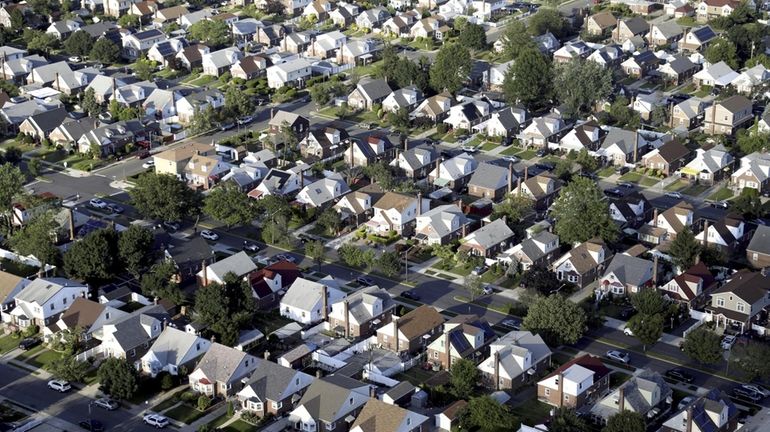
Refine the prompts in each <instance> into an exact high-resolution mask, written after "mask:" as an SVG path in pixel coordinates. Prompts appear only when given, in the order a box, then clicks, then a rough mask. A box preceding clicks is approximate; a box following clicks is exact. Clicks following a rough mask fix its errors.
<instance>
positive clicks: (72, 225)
mask: <svg viewBox="0 0 770 432" xmlns="http://www.w3.org/2000/svg"><path fill="white" fill-rule="evenodd" d="M68 213H69V225H70V240H71V241H75V212H73V211H72V208H69V209H68Z"/></svg>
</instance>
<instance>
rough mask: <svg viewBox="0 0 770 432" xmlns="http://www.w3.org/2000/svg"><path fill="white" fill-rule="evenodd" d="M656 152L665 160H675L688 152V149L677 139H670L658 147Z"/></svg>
mask: <svg viewBox="0 0 770 432" xmlns="http://www.w3.org/2000/svg"><path fill="white" fill-rule="evenodd" d="M658 153H659V154H660V156H661V157H662V158H663V159H664V160H665V161H666V162H669V163H671V162H674V161H677V160H679V159H681V158H683V157H685V156H687V155H689V154H690V149H688V148H687V147H685V146H684V144H682V143H680V142H679V141H678V140H671V141H669V142H667V143H665V144H663V145H662V146H660V147H658Z"/></svg>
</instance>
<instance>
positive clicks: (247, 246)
mask: <svg viewBox="0 0 770 432" xmlns="http://www.w3.org/2000/svg"><path fill="white" fill-rule="evenodd" d="M243 250H245V251H249V252H256V251H258V250H259V246H258V245H257V244H256V243H252V242H250V241H246V240H244V241H243Z"/></svg>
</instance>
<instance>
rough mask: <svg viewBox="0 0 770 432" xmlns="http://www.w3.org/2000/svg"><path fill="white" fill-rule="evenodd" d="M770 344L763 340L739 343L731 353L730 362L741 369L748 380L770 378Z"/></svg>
mask: <svg viewBox="0 0 770 432" xmlns="http://www.w3.org/2000/svg"><path fill="white" fill-rule="evenodd" d="M768 359H770V346H768V345H767V344H764V343H761V342H755V341H751V342H749V343H748V344H737V345H735V346H734V347H733V348H732V352H731V353H730V363H731V364H734V365H735V366H737V367H738V369H739V370H741V371H742V372H743V373H744V375H745V378H746V380H747V381H753V380H757V379H759V380H762V381H766V380H767V379H768V378H770V362H769V361H768Z"/></svg>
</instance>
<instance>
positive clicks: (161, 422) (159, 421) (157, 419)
mask: <svg viewBox="0 0 770 432" xmlns="http://www.w3.org/2000/svg"><path fill="white" fill-rule="evenodd" d="M142 421H143V422H144V423H145V424H147V425H150V426H155V427H156V428H158V429H163V428H164V427H166V426H168V419H167V418H165V417H163V416H162V415H160V414H155V413H149V414H145V415H144V417H142Z"/></svg>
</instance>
